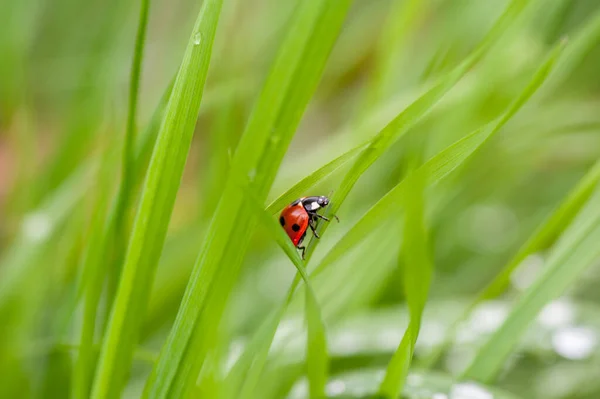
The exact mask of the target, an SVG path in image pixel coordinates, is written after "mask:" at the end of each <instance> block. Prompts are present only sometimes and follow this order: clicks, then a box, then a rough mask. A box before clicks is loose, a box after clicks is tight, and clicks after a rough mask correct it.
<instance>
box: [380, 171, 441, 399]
mask: <svg viewBox="0 0 600 399" xmlns="http://www.w3.org/2000/svg"><path fill="white" fill-rule="evenodd" d="M405 181H406V183H405V184H406V185H407V190H406V194H407V196H406V197H405V200H404V204H405V206H404V209H405V212H404V234H403V237H404V242H403V245H402V246H403V249H402V257H403V268H402V271H403V283H404V292H405V294H406V300H407V302H408V308H409V311H410V323H409V325H408V328H407V329H406V332H405V333H404V336H403V337H402V341H401V342H400V346H399V347H398V349H397V350H396V352H395V353H394V355H393V356H392V359H391V360H390V363H389V365H388V367H387V369H386V373H385V376H384V378H383V381H382V382H381V385H380V387H379V393H380V394H381V395H383V396H384V397H387V398H397V397H399V395H400V393H401V392H402V387H403V386H404V382H405V380H406V377H407V375H408V370H409V367H410V363H411V360H412V357H413V353H414V348H415V344H416V342H417V337H418V336H419V330H420V328H421V317H422V314H423V310H424V309H425V303H426V301H427V295H428V292H429V285H430V283H431V274H432V271H433V265H432V261H431V256H430V253H429V249H428V243H427V242H428V239H427V231H426V227H425V216H424V213H425V209H424V208H425V204H424V198H423V190H424V186H425V181H424V180H423V179H422V178H421V176H419V175H410V176H408V177H407V178H406V179H405Z"/></svg>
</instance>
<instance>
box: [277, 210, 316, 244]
mask: <svg viewBox="0 0 600 399" xmlns="http://www.w3.org/2000/svg"><path fill="white" fill-rule="evenodd" d="M308 220H309V216H308V213H307V212H306V210H305V209H304V207H303V206H302V205H301V204H299V203H298V204H296V205H290V206H287V207H286V208H285V209H284V210H283V211H281V215H280V217H279V223H280V224H281V226H282V227H283V229H284V230H285V232H286V233H287V235H288V237H290V239H291V240H292V242H293V243H294V246H298V244H299V243H300V240H301V239H302V237H303V236H304V233H306V229H307V228H308Z"/></svg>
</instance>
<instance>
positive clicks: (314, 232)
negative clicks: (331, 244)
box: [308, 219, 321, 238]
mask: <svg viewBox="0 0 600 399" xmlns="http://www.w3.org/2000/svg"><path fill="white" fill-rule="evenodd" d="M308 225H309V226H310V229H311V230H312V232H313V234H314V236H315V237H317V238H321V237H319V234H317V230H315V226H314V225H313V219H310V221H309V222H308Z"/></svg>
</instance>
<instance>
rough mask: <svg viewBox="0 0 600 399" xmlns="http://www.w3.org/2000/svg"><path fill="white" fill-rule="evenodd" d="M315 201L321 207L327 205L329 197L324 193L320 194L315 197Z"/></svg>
mask: <svg viewBox="0 0 600 399" xmlns="http://www.w3.org/2000/svg"><path fill="white" fill-rule="evenodd" d="M317 203H318V204H319V205H321V206H322V207H324V206H327V205H329V198H327V197H325V196H324V195H322V196H320V197H318V198H317Z"/></svg>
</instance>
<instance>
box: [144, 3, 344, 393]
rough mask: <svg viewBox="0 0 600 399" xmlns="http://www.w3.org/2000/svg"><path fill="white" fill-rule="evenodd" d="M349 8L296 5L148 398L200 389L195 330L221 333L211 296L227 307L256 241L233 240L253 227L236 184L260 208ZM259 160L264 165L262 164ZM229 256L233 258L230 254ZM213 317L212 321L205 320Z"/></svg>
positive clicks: (246, 236)
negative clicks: (250, 184)
mask: <svg viewBox="0 0 600 399" xmlns="http://www.w3.org/2000/svg"><path fill="white" fill-rule="evenodd" d="M349 5H350V1H349V0H335V1H308V2H300V3H299V4H298V7H297V9H296V11H295V12H294V15H293V18H292V21H291V23H290V24H289V29H288V32H287V35H286V38H285V39H284V41H283V45H282V46H281V48H280V51H279V53H278V54H277V56H276V59H275V61H274V63H273V65H272V67H271V72H270V74H269V76H268V77H267V80H266V81H265V84H264V87H263V89H262V92H261V94H260V96H259V98H258V102H257V104H256V105H255V108H254V111H253V113H252V115H251V117H250V120H249V122H248V125H247V127H246V129H245V131H244V134H243V135H242V138H241V140H240V143H239V145H238V147H237V150H236V153H235V156H234V158H233V161H232V166H231V172H230V178H229V179H228V182H227V184H226V187H225V190H224V193H223V195H222V196H221V201H220V202H219V205H218V206H217V211H216V213H215V215H214V216H213V219H212V221H211V224H210V227H209V229H208V232H207V240H205V242H204V243H203V247H202V249H201V251H200V255H199V258H198V261H197V263H196V265H195V266H194V269H193V271H192V275H191V278H190V281H189V283H188V286H187V288H186V292H185V294H184V298H183V301H182V304H181V307H180V310H179V312H178V315H177V319H176V321H175V325H174V327H173V329H172V331H171V334H170V335H169V337H168V338H167V342H166V343H165V345H164V346H163V349H162V352H161V356H160V357H159V361H158V363H157V365H156V366H155V368H154V370H153V372H152V374H151V376H150V378H149V380H148V382H147V384H146V392H145V394H146V395H147V396H149V397H152V398H164V397H167V396H168V395H173V396H177V395H179V394H183V393H184V392H186V391H187V388H189V387H190V386H191V384H195V380H196V377H197V374H198V372H199V370H200V368H201V366H202V362H203V359H204V354H203V353H198V352H195V351H193V350H192V348H203V345H200V344H198V343H197V342H195V341H196V340H198V339H200V340H201V339H202V336H201V335H200V334H199V333H198V334H194V330H195V329H197V330H198V331H205V332H206V333H207V335H210V331H213V330H214V329H216V328H217V326H218V324H219V321H220V318H221V314H222V312H221V311H216V310H215V309H214V307H213V306H212V302H211V300H210V298H209V293H210V291H212V290H213V288H212V287H219V289H220V292H219V293H218V295H219V296H220V297H223V299H222V302H226V300H227V297H228V296H229V293H230V292H231V290H232V289H233V286H234V283H235V281H236V280H237V275H238V273H239V269H240V267H241V260H242V257H243V254H244V252H245V250H246V248H247V246H248V244H249V238H250V234H243V235H238V234H232V233H231V232H232V231H233V229H234V228H236V229H237V231H251V230H252V228H253V227H254V225H255V222H254V217H253V216H252V212H250V211H249V210H248V208H247V206H245V205H244V203H243V198H242V196H241V195H240V192H239V187H238V186H237V184H236V179H233V178H232V177H231V176H233V175H237V176H251V177H253V179H254V181H255V182H257V184H256V185H255V187H256V188H257V196H258V197H259V200H261V201H264V200H265V199H266V196H267V192H268V190H269V188H270V186H271V184H272V181H273V180H274V178H275V175H276V173H277V170H278V168H279V164H280V163H281V159H282V158H283V156H284V154H285V151H286V149H287V146H288V145H289V143H290V141H291V139H292V137H293V134H294V132H295V130H296V127H297V126H298V123H299V121H300V118H301V116H302V114H303V112H304V109H305V108H306V105H307V103H308V101H309V99H310V98H311V96H312V94H313V93H314V90H315V89H316V86H317V83H318V82H319V79H320V76H321V74H322V71H323V68H324V66H325V63H326V61H327V58H328V56H329V53H330V52H331V48H332V47H333V44H334V42H335V40H336V38H337V36H338V33H339V31H340V29H341V25H342V23H343V21H344V19H345V16H346V13H347V11H348V8H349ZM259 160H262V161H261V162H260V163H259ZM226 248H231V250H230V251H225V250H226ZM222 265H227V272H226V273H225V272H223V273H220V274H219V273H217V272H218V270H219V267H220V266H222ZM215 295H217V294H216V293H215ZM215 295H213V297H214V296H215ZM207 298H208V299H207ZM209 302H210V303H209ZM211 307H212V308H213V309H211ZM207 313H212V316H211V317H208V316H206V314H207ZM204 347H205V346H204Z"/></svg>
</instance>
